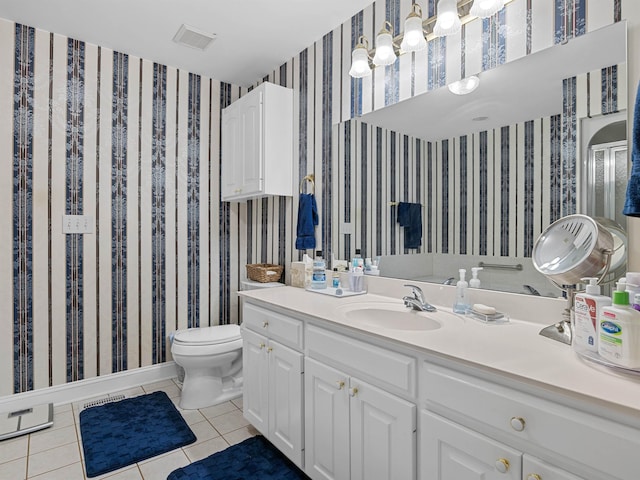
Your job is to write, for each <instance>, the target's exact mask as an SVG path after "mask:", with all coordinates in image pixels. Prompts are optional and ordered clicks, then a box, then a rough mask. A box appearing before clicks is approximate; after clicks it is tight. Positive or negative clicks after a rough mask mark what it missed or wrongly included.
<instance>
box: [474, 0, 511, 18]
mask: <svg viewBox="0 0 640 480" xmlns="http://www.w3.org/2000/svg"><path fill="white" fill-rule="evenodd" d="M504 3H505V0H474V2H473V5H472V6H471V10H469V14H470V15H473V16H474V17H480V18H488V17H491V16H492V15H495V14H496V13H497V12H499V11H500V10H502V8H503V7H504Z"/></svg>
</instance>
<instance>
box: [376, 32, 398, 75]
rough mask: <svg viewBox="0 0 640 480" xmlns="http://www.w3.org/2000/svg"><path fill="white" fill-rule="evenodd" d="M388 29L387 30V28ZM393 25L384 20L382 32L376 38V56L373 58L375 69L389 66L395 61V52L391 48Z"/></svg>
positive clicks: (392, 47)
mask: <svg viewBox="0 0 640 480" xmlns="http://www.w3.org/2000/svg"><path fill="white" fill-rule="evenodd" d="M387 27H388V28H387ZM392 32H393V25H391V23H390V22H389V21H388V20H385V22H384V25H383V26H382V30H380V32H378V36H377V37H376V54H375V55H374V57H373V64H374V65H375V66H377V67H380V66H382V65H391V64H393V62H395V61H396V58H397V56H396V52H395V51H394V46H393V36H392V35H391V33H392Z"/></svg>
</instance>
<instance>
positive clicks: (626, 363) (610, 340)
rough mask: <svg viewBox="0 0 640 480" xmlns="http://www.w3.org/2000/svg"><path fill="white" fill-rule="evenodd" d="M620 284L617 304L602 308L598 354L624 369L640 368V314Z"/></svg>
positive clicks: (615, 295)
mask: <svg viewBox="0 0 640 480" xmlns="http://www.w3.org/2000/svg"><path fill="white" fill-rule="evenodd" d="M623 288H625V287H623V285H622V284H621V283H620V282H618V287H617V288H616V291H615V292H613V299H612V300H613V304H612V305H611V306H610V307H602V313H601V315H600V324H599V333H600V338H599V343H598V353H599V354H600V356H601V357H602V358H604V359H605V360H608V361H610V362H611V363H614V364H616V365H619V366H621V367H626V368H631V369H638V368H640V312H638V311H637V310H634V309H633V307H631V305H629V292H627V291H626V290H622V289H623Z"/></svg>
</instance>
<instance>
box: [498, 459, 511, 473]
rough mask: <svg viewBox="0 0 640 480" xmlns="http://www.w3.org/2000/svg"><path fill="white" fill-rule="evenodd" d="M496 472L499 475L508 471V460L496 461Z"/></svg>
mask: <svg viewBox="0 0 640 480" xmlns="http://www.w3.org/2000/svg"><path fill="white" fill-rule="evenodd" d="M496 470H497V471H499V472H500V473H507V472H508V471H509V460H507V459H506V458H499V459H498V460H496Z"/></svg>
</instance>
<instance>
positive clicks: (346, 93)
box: [0, 0, 632, 396]
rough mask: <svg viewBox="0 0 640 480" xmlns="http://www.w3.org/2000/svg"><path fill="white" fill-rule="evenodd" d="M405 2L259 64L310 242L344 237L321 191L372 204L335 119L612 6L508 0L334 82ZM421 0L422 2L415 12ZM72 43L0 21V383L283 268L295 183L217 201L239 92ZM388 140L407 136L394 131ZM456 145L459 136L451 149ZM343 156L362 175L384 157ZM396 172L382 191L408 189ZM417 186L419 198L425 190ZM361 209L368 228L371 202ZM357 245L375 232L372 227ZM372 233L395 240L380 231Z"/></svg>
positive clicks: (589, 1)
mask: <svg viewBox="0 0 640 480" xmlns="http://www.w3.org/2000/svg"><path fill="white" fill-rule="evenodd" d="M625 1H632V0H625ZM410 4H411V0H381V1H377V2H375V3H374V4H372V6H370V7H368V8H367V9H365V10H363V11H362V12H361V13H359V14H357V15H355V16H354V17H353V18H352V19H349V20H348V21H346V22H345V23H344V24H342V25H339V26H337V27H336V28H335V29H334V30H332V31H331V32H328V33H327V34H326V35H325V36H324V37H322V38H321V39H319V40H318V41H316V42H315V43H314V44H313V45H310V46H309V47H308V48H306V49H305V50H303V51H302V52H300V53H299V54H298V55H296V56H295V57H294V58H292V59H291V60H290V61H288V62H287V63H285V64H283V65H282V66H281V67H280V68H278V69H276V70H275V71H274V72H272V73H271V74H269V75H267V76H265V77H264V78H263V81H271V82H274V83H278V84H281V85H284V86H287V87H290V88H292V89H293V90H294V92H295V98H296V102H295V112H294V115H295V117H294V118H295V121H296V126H297V128H296V137H295V142H296V144H295V145H296V146H295V151H296V153H297V161H296V162H295V167H294V169H295V172H294V178H297V179H298V180H299V179H301V178H302V177H303V176H304V175H306V174H309V173H313V174H315V176H316V196H317V201H318V206H319V210H320V217H321V223H320V226H319V227H318V229H317V235H318V244H319V246H321V248H322V249H323V250H324V252H325V255H327V256H328V255H330V254H331V253H333V252H334V251H335V250H336V249H337V248H338V245H339V243H340V242H341V241H344V239H341V238H340V235H339V229H338V228H337V226H338V224H339V223H338V222H339V218H341V217H340V216H339V214H338V213H337V212H339V211H340V209H342V208H346V207H345V206H344V205H342V204H341V203H340V200H339V198H340V196H339V194H338V192H340V191H341V190H342V189H344V188H349V189H350V192H351V193H350V195H351V197H350V198H352V199H353V201H352V203H351V204H350V205H351V208H355V206H356V205H357V203H356V202H357V199H358V198H367V202H369V203H368V205H369V204H370V205H371V206H370V207H368V208H369V210H368V211H369V212H374V211H375V208H377V206H376V205H377V204H376V203H375V202H373V200H371V199H368V198H369V196H370V195H374V192H375V190H374V188H373V185H371V186H369V184H368V183H367V184H366V187H367V189H366V190H363V188H362V185H361V184H358V183H355V184H350V185H348V186H345V185H343V183H342V179H341V178H340V177H339V169H338V168H336V166H335V164H334V162H332V147H333V146H334V145H335V142H336V141H337V139H336V138H335V136H336V135H335V134H334V131H333V128H334V127H333V126H334V125H335V124H337V123H339V122H341V121H345V120H349V119H351V118H353V117H355V116H357V115H359V114H360V113H366V112H368V111H370V110H372V109H378V108H381V107H383V106H385V105H388V104H391V103H395V102H397V101H401V100H403V99H405V98H408V97H410V96H414V95H419V94H420V93H423V92H425V91H427V90H428V89H430V88H436V87H437V86H441V85H444V84H445V83H448V82H450V81H453V80H456V79H458V78H460V77H461V76H462V75H470V74H472V73H474V72H477V71H480V70H482V69H483V68H490V67H492V66H493V65H495V64H499V63H502V62H510V61H512V60H515V59H516V58H519V57H521V56H523V55H526V54H528V53H531V52H535V51H538V50H540V49H542V48H546V47H547V46H550V45H552V44H553V43H554V42H557V41H559V40H560V39H562V38H565V37H570V36H573V35H579V34H581V33H583V31H591V30H593V29H596V28H598V27H600V26H604V25H608V24H610V23H613V22H614V21H617V20H620V12H621V1H620V0H515V1H513V2H511V3H510V4H509V5H508V6H507V8H506V10H505V11H504V12H503V13H500V14H499V15H497V16H496V17H495V18H493V19H490V20H486V21H474V22H471V23H469V24H468V25H466V26H465V27H464V29H463V32H461V34H460V35H458V36H454V37H450V38H447V39H446V40H445V39H438V40H434V41H433V42H431V45H430V46H429V48H428V49H427V50H426V51H425V52H422V53H416V54H413V55H412V56H410V57H409V56H404V57H403V58H401V59H400V61H399V62H398V63H397V64H396V65H394V66H391V67H386V68H385V69H376V72H375V74H374V76H373V77H372V78H370V79H364V80H353V79H351V78H350V77H349V76H348V74H347V72H348V69H349V63H350V55H351V49H352V47H353V45H354V43H355V41H356V40H357V35H359V34H360V33H364V34H366V35H367V36H368V37H369V38H370V39H372V38H374V35H375V33H376V32H377V31H378V30H379V28H380V26H381V25H382V22H383V20H384V19H385V18H387V19H389V20H390V21H391V22H392V23H393V24H394V25H395V26H396V28H399V26H400V24H401V23H402V21H403V19H404V18H405V17H406V15H407V14H408V13H409V9H410ZM434 8H435V1H434V0H428V1H425V2H423V10H424V11H425V12H429V13H430V14H432V13H433V11H434ZM81 40H82V39H79V40H76V39H69V38H66V37H63V36H60V35H57V34H55V33H49V32H44V31H40V30H35V29H33V28H30V27H28V26H23V25H16V24H15V23H13V22H10V21H4V20H0V67H2V68H0V153H1V154H2V159H3V160H1V161H0V202H1V204H2V205H4V206H5V209H4V210H2V211H0V218H1V219H2V225H4V226H5V228H2V229H0V272H1V276H0V396H1V395H9V394H12V393H16V392H23V391H28V390H32V389H38V388H43V387H48V386H51V385H59V384H64V383H66V382H71V381H75V380H79V379H84V378H90V377H95V376H99V375H105V374H109V373H112V372H117V371H123V370H128V369H133V368H136V367H139V366H143V365H150V364H154V363H160V362H164V361H166V360H167V358H168V356H169V352H168V351H167V344H166V335H167V334H168V332H170V331H172V330H174V329H176V328H185V327H188V326H198V325H210V324H217V323H228V322H235V321H237V318H238V300H237V296H236V294H235V293H236V291H237V289H238V286H239V280H240V279H241V278H242V277H243V276H244V265H245V264H246V263H256V262H270V263H280V264H285V265H288V264H289V262H290V261H291V260H297V259H298V258H300V255H301V253H300V252H298V251H296V250H295V249H294V240H295V239H294V234H295V218H296V213H295V212H296V211H297V198H296V197H294V198H267V199H259V200H253V201H249V202H247V203H242V204H237V203H233V204H230V203H222V202H220V201H219V191H220V190H219V175H220V161H219V158H220V132H219V129H220V110H221V108H223V107H225V106H226V105H228V104H229V103H230V102H232V101H233V100H235V99H237V98H238V97H240V96H241V95H243V94H244V93H246V92H247V90H248V89H247V88H240V87H236V86H232V85H228V84H225V83H221V82H219V81H217V80H214V79H210V78H204V77H200V76H198V75H193V74H190V73H189V72H186V71H182V70H179V69H176V68H173V67H171V66H164V65H158V64H154V63H153V61H150V60H146V59H141V58H137V57H134V56H132V55H127V52H114V51H112V50H110V49H107V48H102V47H100V46H95V45H91V44H88V43H84V42H82V41H81ZM577 88H578V89H579V88H580V87H579V82H578V84H577ZM618 108H620V107H618ZM534 123H535V122H534ZM354 124H355V122H354ZM534 127H535V126H534ZM377 134H378V133H377V132H367V135H368V137H367V140H366V141H367V142H370V141H372V135H377ZM491 135H495V133H492V134H491ZM354 138H358V137H355V136H354ZM487 139H489V133H487ZM394 148H396V149H397V151H398V152H402V151H403V150H402V149H403V148H404V149H406V145H405V141H404V139H402V138H398V139H397V143H396V145H395V147H394ZM419 148H422V147H419ZM443 148H444V147H443V146H442V145H440V146H439V147H438V148H435V147H434V149H431V150H429V149H427V148H426V147H425V148H424V149H423V150H420V155H427V156H428V155H431V159H432V163H431V170H429V169H428V168H426V166H425V170H421V171H420V175H421V178H429V175H431V176H432V177H431V178H434V177H433V176H438V175H440V176H441V178H442V175H444V173H443V172H444V170H443V167H442V164H438V163H437V162H438V161H439V160H438V158H439V157H438V152H441V151H444V150H443ZM447 148H448V149H449V150H448V151H449V152H451V153H450V156H449V157H448V158H449V160H448V161H449V162H450V164H452V163H453V164H454V165H455V162H456V161H457V160H456V158H457V157H456V155H457V153H456V152H459V151H461V149H459V148H458V147H457V143H456V142H455V141H454V140H449V145H448V146H447ZM471 148H472V147H471V144H470V143H469V140H468V141H467V155H470V152H471V151H472V150H471ZM474 148H475V147H474ZM474 154H475V153H474ZM400 158H402V160H398V162H397V164H396V165H397V166H398V167H399V166H400V165H402V162H404V159H403V157H400ZM352 161H355V159H353V160H352ZM374 165H375V166H374ZM358 168H359V169H361V170H362V172H363V174H364V172H365V171H366V175H367V176H368V175H372V174H373V172H374V171H378V170H379V169H381V168H387V166H386V165H382V164H373V163H364V162H361V163H360V164H359V166H358ZM474 168H475V167H474ZM375 169H377V170H375ZM400 178H401V177H400V176H399V177H398V182H397V183H394V185H395V186H394V187H393V188H395V189H396V191H395V194H397V195H398V196H401V195H404V193H405V192H404V190H403V189H405V188H414V190H409V192H410V193H411V192H417V187H407V186H406V185H405V184H404V183H400ZM448 178H449V182H451V181H453V178H454V176H453V175H449V176H448ZM449 185H450V190H449V193H450V194H453V193H452V192H454V191H455V190H453V189H454V188H455V185H454V184H451V183H449ZM420 188H422V187H420ZM429 188H431V189H433V188H434V187H433V186H431V187H425V188H424V191H422V190H421V191H420V195H434V192H433V190H432V191H431V193H428V189H429ZM435 195H443V193H442V192H441V191H438V190H436V193H435ZM371 202H373V203H371ZM514 208H515V207H514ZM517 208H524V207H520V206H518V207H517ZM72 213H82V214H85V215H90V216H92V217H93V218H94V220H95V232H94V233H93V234H88V235H83V236H78V235H66V236H65V235H63V234H62V233H61V226H62V215H63V214H72ZM451 215H454V216H453V217H447V221H448V222H449V225H451V224H454V223H455V222H456V217H455V215H456V214H455V213H451ZM470 215H471V212H470V211H469V210H467V218H470ZM362 222H363V228H364V230H363V231H366V232H374V230H372V226H374V225H375V222H374V217H373V216H371V217H367V218H364V219H362ZM443 222H444V220H443V219H441V223H440V224H433V225H431V227H429V228H431V232H430V233H429V234H428V237H429V238H431V247H430V248H433V249H443V248H445V247H446V248H448V249H450V250H454V251H455V250H456V249H459V248H460V247H459V246H458V245H459V244H460V241H459V240H458V239H456V234H455V232H454V234H453V235H452V234H450V233H448V234H447V235H446V241H445V240H443V238H444V237H442V236H440V237H439V236H438V235H439V234H438V233H437V229H438V228H440V226H441V225H442V224H443ZM487 222H489V220H487ZM492 228H493V230H495V228H496V226H495V225H493V226H492ZM354 235H357V233H356V234H354ZM367 235H369V234H368V233H367ZM376 235H378V234H377V233H376ZM367 238H368V237H367ZM385 238H386V237H385ZM511 238H512V237H511V236H509V239H510V240H509V241H510V242H511ZM354 241H355V240H354ZM367 241H368V242H369V243H370V244H371V245H377V244H379V245H383V244H384V242H385V241H386V240H384V239H378V238H377V237H375V236H374V235H373V233H372V234H371V240H367ZM374 242H377V244H376V243H374ZM389 242H395V248H396V249H398V248H400V243H399V239H398V238H396V237H395V236H390V237H389ZM474 242H475V239H474V240H473V242H472V241H471V240H469V239H468V240H467V242H466V245H467V249H473V248H474V245H475V243H474ZM462 243H465V242H462ZM385 248H387V247H385ZM388 248H391V247H388ZM425 248H426V247H425Z"/></svg>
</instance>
